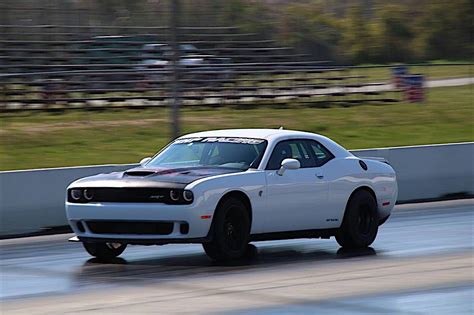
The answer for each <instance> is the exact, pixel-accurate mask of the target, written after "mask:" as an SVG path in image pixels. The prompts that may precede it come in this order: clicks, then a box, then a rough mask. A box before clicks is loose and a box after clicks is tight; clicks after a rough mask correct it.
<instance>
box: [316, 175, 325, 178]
mask: <svg viewBox="0 0 474 315" xmlns="http://www.w3.org/2000/svg"><path fill="white" fill-rule="evenodd" d="M316 177H317V178H319V179H323V178H324V175H321V174H316Z"/></svg>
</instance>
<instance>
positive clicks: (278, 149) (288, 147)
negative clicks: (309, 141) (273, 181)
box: [266, 140, 316, 170]
mask: <svg viewBox="0 0 474 315" xmlns="http://www.w3.org/2000/svg"><path fill="white" fill-rule="evenodd" d="M304 142H305V140H285V141H281V142H279V143H278V144H277V145H276V146H275V148H274V149H273V152H272V155H271V156H270V160H269V161H268V165H267V168H266V169H267V170H277V169H279V168H280V166H281V162H282V161H283V160H284V159H289V158H291V159H297V160H298V161H300V164H301V168H305V167H315V166H316V162H315V160H314V158H313V156H312V154H310V153H309V152H308V149H307V147H306V146H305V143H304Z"/></svg>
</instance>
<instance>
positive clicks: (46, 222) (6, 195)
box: [0, 165, 133, 235]
mask: <svg viewBox="0 0 474 315" xmlns="http://www.w3.org/2000/svg"><path fill="white" fill-rule="evenodd" d="M132 166H133V165H101V166H85V167H65V168H50V169H38V170H25V171H6V172H0V235H9V234H23V233H32V232H36V231H39V230H41V229H44V228H48V227H55V226H63V225H66V224H67V222H66V216H65V209H64V200H65V196H66V187H67V186H69V184H70V183H72V182H73V181H75V180H76V179H78V178H81V177H85V176H90V175H95V174H99V173H108V172H114V171H121V170H125V169H128V168H131V167H132Z"/></svg>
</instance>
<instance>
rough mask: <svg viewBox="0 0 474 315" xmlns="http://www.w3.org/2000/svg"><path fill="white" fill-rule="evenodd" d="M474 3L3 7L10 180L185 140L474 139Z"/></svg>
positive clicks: (142, 1) (104, 2)
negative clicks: (24, 172)
mask: <svg viewBox="0 0 474 315" xmlns="http://www.w3.org/2000/svg"><path fill="white" fill-rule="evenodd" d="M473 12H474V9H473V5H472V1H469V0H452V1H425V0H422V1H414V0H398V1H381V0H380V1H376V0H360V1H356V0H353V1H349V0H345V1H342V0H339V1H336V0H299V1H285V0H267V1H264V0H260V1H255V0H192V1H191V0H181V1H172V0H147V1H146V0H136V1H126V0H96V1H91V0H37V1H32V0H14V1H13V0H3V1H1V3H0V29H1V31H0V34H1V35H0V68H1V72H0V124H1V126H0V144H1V145H0V168H1V170H14V169H28V168H43V167H60V166H74V165H89V164H106V163H134V162H137V161H139V160H140V159H141V158H143V157H145V156H149V155H151V154H153V153H154V152H156V151H158V150H159V149H160V148H161V147H162V146H163V145H165V144H166V143H167V142H168V141H169V140H170V139H173V138H175V137H176V136H178V135H181V134H184V133H188V132H192V131H198V130H206V129H218V128H219V129H220V128H251V127H255V128H278V127H280V126H284V127H285V128H287V129H299V130H305V131H311V132H316V133H321V134H324V135H327V136H329V137H331V138H333V139H335V140H336V141H338V142H339V143H340V144H342V145H343V146H345V147H347V148H349V149H360V148H373V147H388V146H402V145H415V144H432V143H448V142H462V141H473V139H474V131H473V118H474V106H473V93H472V86H473V85H472V84H473V83H474V81H473V73H472V69H473V68H472V64H473V59H472V57H473V53H474V46H473V41H472V34H473V16H474V13H473Z"/></svg>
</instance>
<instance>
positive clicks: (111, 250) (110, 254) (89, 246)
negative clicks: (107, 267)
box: [82, 242, 127, 261]
mask: <svg viewBox="0 0 474 315" xmlns="http://www.w3.org/2000/svg"><path fill="white" fill-rule="evenodd" d="M82 245H83V246H84V249H85V250H86V251H87V252H88V253H89V255H91V256H94V257H96V258H98V259H99V260H104V261H106V260H111V259H113V258H116V257H118V256H119V255H120V254H122V253H123V251H124V250H125V248H127V244H121V243H88V242H83V243H82Z"/></svg>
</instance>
